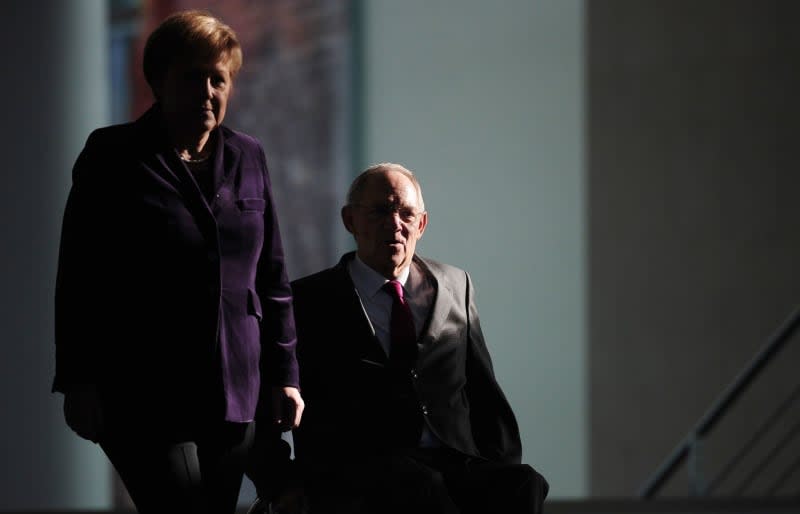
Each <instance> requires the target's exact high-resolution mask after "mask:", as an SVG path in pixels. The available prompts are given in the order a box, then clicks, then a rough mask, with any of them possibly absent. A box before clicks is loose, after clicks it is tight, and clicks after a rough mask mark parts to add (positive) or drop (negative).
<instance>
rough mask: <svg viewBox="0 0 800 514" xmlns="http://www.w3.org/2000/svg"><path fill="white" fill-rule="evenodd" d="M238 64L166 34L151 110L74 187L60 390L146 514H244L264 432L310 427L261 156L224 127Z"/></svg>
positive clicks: (216, 23)
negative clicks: (259, 431) (241, 507)
mask: <svg viewBox="0 0 800 514" xmlns="http://www.w3.org/2000/svg"><path fill="white" fill-rule="evenodd" d="M241 63H242V50H241V47H240V45H239V43H238V41H237V38H236V34H235V33H234V32H233V30H231V29H230V27H228V26H226V25H225V24H223V23H222V22H221V21H220V20H218V19H216V18H215V17H213V16H211V15H210V14H208V13H206V12H203V11H185V12H180V13H177V14H174V15H172V16H170V17H168V18H167V19H166V20H164V21H163V23H162V24H161V25H160V26H159V27H158V28H157V29H156V30H155V31H154V32H153V33H152V34H151V35H150V37H149V38H148V41H147V44H146V46H145V51H144V63H143V64H144V74H145V78H146V79H147V82H148V84H149V86H150V88H151V89H152V91H153V94H154V97H155V103H154V104H153V106H152V107H151V108H150V109H149V110H148V111H147V112H146V113H145V114H144V115H143V116H142V117H141V118H139V119H138V120H136V121H135V122H133V123H128V124H124V125H117V126H111V127H105V128H101V129H98V130H96V131H94V132H93V133H92V134H91V135H90V136H89V138H88V140H87V142H86V146H85V148H84V149H83V151H82V152H81V154H80V156H79V157H78V159H77V162H76V163H75V167H74V169H73V183H72V188H71V190H70V194H69V198H68V200H67V205H66V208H65V211H64V219H63V227H62V236H61V248H60V255H59V262H58V277H57V284H56V375H55V380H54V384H53V390H54V391H59V392H62V393H64V414H65V418H66V422H67V424H68V425H69V426H70V427H71V428H72V429H73V430H74V431H75V432H76V433H77V434H78V435H79V436H81V437H83V438H86V439H89V440H92V441H95V442H98V443H99V444H100V446H101V447H102V449H103V451H104V452H105V453H106V455H107V456H108V457H109V460H110V461H111V462H112V464H113V465H114V467H115V468H116V469H117V471H118V472H119V474H120V476H121V478H122V480H123V482H124V483H125V486H126V488H127V489H128V492H129V494H130V496H131V498H132V499H133V501H134V503H135V504H136V507H137V509H138V510H139V512H143V513H147V512H183V511H186V512H190V511H191V512H214V513H225V512H228V513H233V512H234V511H235V508H236V503H237V498H238V494H239V489H240V486H241V481H242V475H243V470H244V465H245V456H246V454H247V452H248V451H249V449H250V446H251V445H252V441H253V437H254V434H253V432H254V423H253V421H254V420H255V419H256V417H257V415H258V418H259V420H261V419H264V420H265V421H267V422H268V423H272V427H269V426H268V427H267V428H268V429H269V430H270V431H272V430H284V431H285V430H290V429H292V428H293V427H296V426H297V425H298V423H299V422H300V418H301V415H302V411H303V401H302V398H301V397H300V394H299V392H298V378H297V377H298V371H297V361H296V358H295V328H294V318H293V315H292V301H291V290H290V286H289V282H288V279H287V273H286V267H285V263H284V258H283V249H282V245H281V239H280V233H279V229H278V222H277V219H276V216H275V209H274V204H273V202H272V191H271V186H270V179H269V174H268V172H267V166H266V162H265V158H264V153H263V150H262V148H261V146H260V144H259V143H258V142H257V141H256V140H255V139H253V138H252V137H250V136H247V135H245V134H242V133H240V132H236V131H233V130H231V129H229V128H227V127H225V126H223V125H222V121H223V119H224V117H225V111H226V108H227V103H228V99H229V97H230V94H231V91H232V88H233V81H234V79H235V77H236V74H237V72H238V71H239V69H240V67H241ZM257 413H258V414H257Z"/></svg>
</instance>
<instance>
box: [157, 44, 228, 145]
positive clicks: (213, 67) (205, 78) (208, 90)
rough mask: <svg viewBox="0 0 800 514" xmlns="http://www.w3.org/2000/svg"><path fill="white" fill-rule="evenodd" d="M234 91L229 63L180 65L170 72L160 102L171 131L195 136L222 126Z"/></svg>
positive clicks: (159, 95)
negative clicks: (229, 99) (229, 98)
mask: <svg viewBox="0 0 800 514" xmlns="http://www.w3.org/2000/svg"><path fill="white" fill-rule="evenodd" d="M232 89H233V77H231V72H230V68H229V65H228V61H227V60H219V61H217V62H206V61H203V60H200V59H197V60H195V61H184V62H176V63H174V64H173V65H172V66H171V67H170V68H169V70H167V74H166V76H165V77H164V81H163V83H162V86H161V88H160V90H159V92H158V97H159V98H158V100H159V102H160V103H161V107H162V109H163V112H164V115H165V117H166V121H167V124H168V125H169V127H170V130H171V131H173V132H177V133H179V134H180V135H182V136H187V137H194V136H200V135H202V134H205V133H208V132H210V131H211V130H213V129H214V128H216V127H217V126H218V125H219V124H221V123H222V120H223V119H224V118H225V111H226V109H227V107H228V97H229V96H230V93H231V91H232Z"/></svg>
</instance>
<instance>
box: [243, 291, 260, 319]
mask: <svg viewBox="0 0 800 514" xmlns="http://www.w3.org/2000/svg"><path fill="white" fill-rule="evenodd" d="M247 314H250V315H251V316H255V317H256V318H257V319H258V321H261V319H262V318H263V317H264V316H263V314H262V311H261V300H260V299H259V298H258V293H256V292H255V291H253V290H252V289H248V290H247Z"/></svg>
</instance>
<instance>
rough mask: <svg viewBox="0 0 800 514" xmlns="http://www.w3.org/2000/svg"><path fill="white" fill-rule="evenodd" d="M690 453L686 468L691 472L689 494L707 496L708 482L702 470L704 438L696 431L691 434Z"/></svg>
mask: <svg viewBox="0 0 800 514" xmlns="http://www.w3.org/2000/svg"><path fill="white" fill-rule="evenodd" d="M688 443H689V455H688V460H687V463H686V469H687V471H688V474H689V496H693V497H698V496H705V493H706V484H705V480H704V479H703V472H702V470H701V460H702V459H701V447H702V443H703V438H702V436H700V435H699V434H698V433H697V432H696V431H693V432H692V433H691V434H689V439H688Z"/></svg>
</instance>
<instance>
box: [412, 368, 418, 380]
mask: <svg viewBox="0 0 800 514" xmlns="http://www.w3.org/2000/svg"><path fill="white" fill-rule="evenodd" d="M417 377H419V375H417V370H415V369H412V370H411V378H413V379H414V380H416V379H417Z"/></svg>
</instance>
